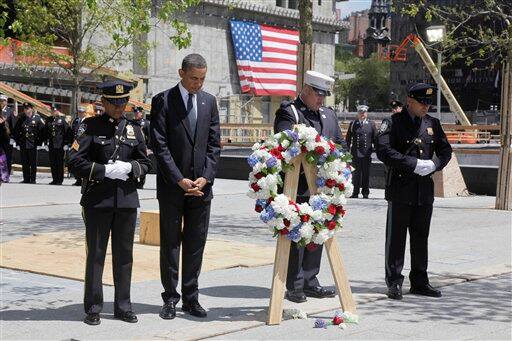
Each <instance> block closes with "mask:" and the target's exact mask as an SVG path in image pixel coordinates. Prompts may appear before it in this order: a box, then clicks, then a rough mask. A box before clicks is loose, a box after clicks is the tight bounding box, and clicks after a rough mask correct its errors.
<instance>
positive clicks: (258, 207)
mask: <svg viewBox="0 0 512 341" xmlns="http://www.w3.org/2000/svg"><path fill="white" fill-rule="evenodd" d="M254 210H255V211H256V212H258V213H260V212H261V211H263V206H261V205H256V207H254Z"/></svg>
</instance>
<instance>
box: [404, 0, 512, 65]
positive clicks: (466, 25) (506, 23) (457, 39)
mask: <svg viewBox="0 0 512 341" xmlns="http://www.w3.org/2000/svg"><path fill="white" fill-rule="evenodd" d="M398 4H399V5H398V6H397V8H396V10H397V11H399V12H400V13H402V14H405V15H409V16H412V17H418V16H419V17H420V18H421V19H424V20H426V21H427V22H432V23H433V24H434V23H436V24H437V23H440V24H443V25H445V27H446V35H445V37H444V40H443V42H442V44H441V45H440V48H441V49H442V50H443V52H444V55H445V56H449V58H450V59H451V60H452V61H455V60H464V61H465V62H466V64H467V65H470V66H471V65H472V66H475V67H477V66H479V65H487V66H490V67H493V66H494V65H495V64H500V63H502V62H503V61H504V60H506V59H507V58H512V25H511V23H512V2H511V1H510V0H476V1H459V3H458V4H454V5H451V6H440V5H437V4H436V3H435V1H431V0H401V1H399V2H398ZM429 47H430V48H436V46H435V45H432V44H431V45H430V46H429ZM509 60H512V59H509Z"/></svg>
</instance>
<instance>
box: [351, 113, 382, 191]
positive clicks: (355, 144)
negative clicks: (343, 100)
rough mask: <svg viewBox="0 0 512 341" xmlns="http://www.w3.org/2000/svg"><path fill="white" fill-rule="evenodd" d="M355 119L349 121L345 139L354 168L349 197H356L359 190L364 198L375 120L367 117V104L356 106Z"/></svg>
mask: <svg viewBox="0 0 512 341" xmlns="http://www.w3.org/2000/svg"><path fill="white" fill-rule="evenodd" d="M357 116H358V117H357V119H355V120H354V121H352V122H350V125H349V126H348V130H347V136H346V141H347V145H348V148H349V149H350V153H351V154H352V165H353V166H354V168H355V170H354V173H353V174H352V181H353V183H354V191H353V192H352V196H351V198H357V197H358V196H359V191H360V190H361V189H362V190H361V192H362V194H363V198H364V199H368V195H369V194H370V169H371V165H372V153H373V145H374V143H375V137H376V134H377V129H376V128H375V122H373V121H370V120H369V119H368V106H366V105H358V106H357Z"/></svg>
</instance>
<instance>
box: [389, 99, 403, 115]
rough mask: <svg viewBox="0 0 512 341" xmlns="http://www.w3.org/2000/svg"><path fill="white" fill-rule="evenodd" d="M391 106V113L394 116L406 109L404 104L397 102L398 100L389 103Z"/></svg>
mask: <svg viewBox="0 0 512 341" xmlns="http://www.w3.org/2000/svg"><path fill="white" fill-rule="evenodd" d="M389 105H390V106H391V112H392V113H393V114H396V113H399V112H401V111H402V109H403V107H404V105H403V104H402V102H400V101H396V100H395V101H391V103H389Z"/></svg>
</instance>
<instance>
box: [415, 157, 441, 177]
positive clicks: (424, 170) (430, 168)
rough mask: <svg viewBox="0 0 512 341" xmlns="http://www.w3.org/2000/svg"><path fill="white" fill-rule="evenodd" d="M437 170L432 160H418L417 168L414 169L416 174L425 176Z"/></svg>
mask: <svg viewBox="0 0 512 341" xmlns="http://www.w3.org/2000/svg"><path fill="white" fill-rule="evenodd" d="M435 170H436V165H435V163H434V161H432V160H421V159H418V162H417V163H416V167H415V168H414V173H416V174H418V175H420V176H425V175H428V174H431V173H433V172H434V171H435Z"/></svg>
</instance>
